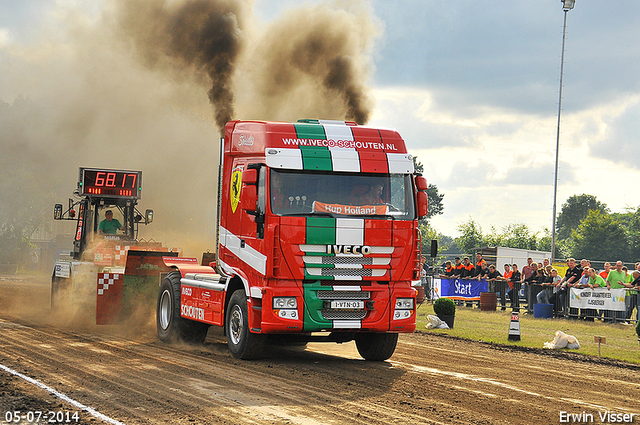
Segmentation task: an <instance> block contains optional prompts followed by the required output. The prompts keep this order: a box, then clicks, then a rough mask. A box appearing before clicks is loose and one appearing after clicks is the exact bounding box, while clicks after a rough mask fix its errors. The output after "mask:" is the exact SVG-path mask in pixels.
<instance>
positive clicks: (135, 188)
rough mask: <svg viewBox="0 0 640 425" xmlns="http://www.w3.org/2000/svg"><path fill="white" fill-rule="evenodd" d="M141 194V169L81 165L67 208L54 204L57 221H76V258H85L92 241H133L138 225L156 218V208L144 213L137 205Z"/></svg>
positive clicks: (54, 216) (74, 256)
mask: <svg viewBox="0 0 640 425" xmlns="http://www.w3.org/2000/svg"><path fill="white" fill-rule="evenodd" d="M141 194H142V171H127V170H111V169H104V168H85V167H81V168H80V171H79V173H78V183H77V188H76V190H75V191H74V195H75V197H76V198H77V199H75V200H74V199H69V206H68V208H67V209H66V210H64V208H63V205H62V204H56V205H55V206H54V214H53V218H54V219H55V220H75V221H77V225H76V230H75V232H74V238H73V252H72V253H71V254H72V257H73V259H74V260H82V258H83V255H84V254H85V251H86V250H87V247H88V246H90V245H91V244H92V243H93V242H99V241H101V240H104V241H105V242H118V241H123V242H128V241H134V240H136V239H137V236H138V225H139V224H140V223H142V224H149V223H151V222H152V221H153V210H150V209H148V210H146V211H145V213H144V215H143V214H142V213H141V212H140V211H138V209H137V205H138V201H139V200H140V197H141Z"/></svg>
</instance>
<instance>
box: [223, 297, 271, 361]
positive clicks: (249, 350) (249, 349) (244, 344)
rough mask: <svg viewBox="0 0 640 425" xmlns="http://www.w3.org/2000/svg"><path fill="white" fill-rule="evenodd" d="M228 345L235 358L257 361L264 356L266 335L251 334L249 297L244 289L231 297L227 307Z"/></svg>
mask: <svg viewBox="0 0 640 425" xmlns="http://www.w3.org/2000/svg"><path fill="white" fill-rule="evenodd" d="M226 326H227V329H226V330H227V345H228V346H229V350H230V351H231V354H233V357H235V358H238V359H243V360H249V359H255V358H257V357H258V356H259V355H260V354H262V351H263V348H264V342H265V340H264V335H260V334H255V333H251V331H250V330H249V315H248V313H247V297H246V296H245V293H244V289H238V290H237V291H235V292H234V293H233V294H232V295H231V299H230V300H229V306H228V307H227V319H226Z"/></svg>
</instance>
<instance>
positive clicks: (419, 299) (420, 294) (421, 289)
mask: <svg viewBox="0 0 640 425" xmlns="http://www.w3.org/2000/svg"><path fill="white" fill-rule="evenodd" d="M416 289H417V290H418V295H416V302H417V303H418V304H422V303H423V302H424V286H423V285H420V286H416Z"/></svg>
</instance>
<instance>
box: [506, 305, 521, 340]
mask: <svg viewBox="0 0 640 425" xmlns="http://www.w3.org/2000/svg"><path fill="white" fill-rule="evenodd" d="M508 339H509V341H520V312H519V311H512V312H511V323H509V338H508Z"/></svg>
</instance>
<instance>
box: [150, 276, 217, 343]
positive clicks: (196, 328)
mask: <svg viewBox="0 0 640 425" xmlns="http://www.w3.org/2000/svg"><path fill="white" fill-rule="evenodd" d="M180 277H181V276H180V272H178V271H175V272H171V273H169V274H167V276H165V278H164V279H163V280H162V285H160V295H159V296H158V307H157V310H156V326H157V329H158V338H160V340H161V341H163V342H177V341H185V342H192V343H200V344H201V343H203V342H204V340H205V338H206V337H207V331H208V330H209V325H208V324H206V323H200V322H195V321H192V320H188V319H185V318H183V317H180Z"/></svg>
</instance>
